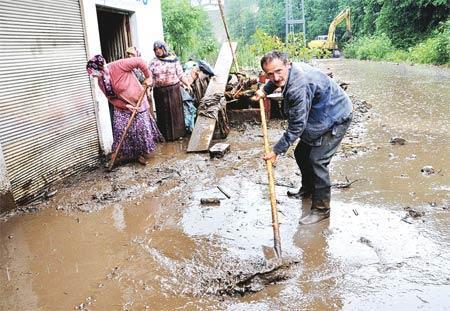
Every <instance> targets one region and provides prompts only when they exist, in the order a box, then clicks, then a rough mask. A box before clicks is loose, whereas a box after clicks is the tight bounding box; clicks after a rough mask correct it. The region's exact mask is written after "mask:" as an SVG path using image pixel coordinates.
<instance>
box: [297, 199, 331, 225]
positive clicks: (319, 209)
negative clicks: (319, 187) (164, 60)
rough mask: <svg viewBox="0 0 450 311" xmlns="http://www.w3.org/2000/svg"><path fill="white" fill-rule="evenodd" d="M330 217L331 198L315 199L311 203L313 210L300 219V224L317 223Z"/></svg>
mask: <svg viewBox="0 0 450 311" xmlns="http://www.w3.org/2000/svg"><path fill="white" fill-rule="evenodd" d="M329 217H330V200H329V199H328V200H313V202H312V204H311V212H310V213H309V214H308V215H306V216H305V217H302V218H301V219H300V221H299V224H300V225H311V224H316V223H318V222H320V221H322V220H325V219H327V218H329Z"/></svg>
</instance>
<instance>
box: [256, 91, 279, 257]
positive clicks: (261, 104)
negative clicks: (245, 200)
mask: <svg viewBox="0 0 450 311" xmlns="http://www.w3.org/2000/svg"><path fill="white" fill-rule="evenodd" d="M259 110H260V111H261V125H262V130H263V136H264V151H265V153H266V154H267V153H269V152H270V151H271V149H270V146H269V137H268V135H267V122H266V112H265V111H264V100H263V99H262V98H261V99H260V100H259ZM266 164H267V175H268V178H269V196H270V206H271V208H272V227H273V239H274V248H275V253H276V254H277V257H278V258H281V238H280V227H279V225H278V211H277V198H276V195H275V178H274V173H273V165H272V161H271V160H270V159H269V160H266Z"/></svg>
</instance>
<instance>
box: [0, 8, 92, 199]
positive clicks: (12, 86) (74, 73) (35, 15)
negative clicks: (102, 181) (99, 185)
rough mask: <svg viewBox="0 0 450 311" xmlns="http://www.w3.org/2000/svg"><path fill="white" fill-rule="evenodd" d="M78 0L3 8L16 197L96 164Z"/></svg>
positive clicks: (7, 139) (1, 87) (1, 51)
mask: <svg viewBox="0 0 450 311" xmlns="http://www.w3.org/2000/svg"><path fill="white" fill-rule="evenodd" d="M85 65H86V48H85V40H84V30H83V23H82V19H81V10H80V4H79V1H78V0H40V1H35V0H21V1H17V0H2V1H1V3H0V142H1V144H2V147H3V152H4V156H5V161H6V167H7V171H8V175H9V178H10V181H11V186H12V190H13V194H14V197H15V199H16V201H18V202H19V203H21V202H26V201H28V200H30V199H32V198H33V196H35V195H36V194H37V193H39V192H40V191H41V190H43V189H44V188H45V187H46V185H48V183H50V182H53V181H55V180H57V179H60V178H62V177H65V176H67V175H69V174H72V173H73V172H75V171H77V170H79V169H82V168H86V167H89V166H92V165H96V164H97V161H98V156H99V140H98V132H97V124H96V118H95V112H94V105H93V98H92V92H91V84H90V81H89V78H88V76H87V75H86V70H85Z"/></svg>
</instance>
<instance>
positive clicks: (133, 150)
mask: <svg viewBox="0 0 450 311" xmlns="http://www.w3.org/2000/svg"><path fill="white" fill-rule="evenodd" d="M130 116H131V112H130V111H128V110H124V109H114V123H113V124H114V127H113V139H114V142H113V147H112V148H113V150H116V148H117V145H118V144H119V141H120V138H121V137H122V133H123V131H124V130H125V128H126V126H127V124H128V120H129V119H130ZM161 138H162V137H161V133H160V131H159V129H158V127H157V126H156V122H155V121H154V120H153V119H151V118H150V115H149V113H148V111H147V110H146V111H143V112H138V113H136V116H135V117H134V120H133V123H132V124H131V126H130V128H129V129H128V132H127V136H126V137H125V139H124V141H123V143H122V147H121V148H120V151H119V155H120V156H123V157H125V158H137V157H139V156H140V155H144V154H148V153H151V152H153V151H154V150H155V149H156V143H157V142H158V141H160V140H161Z"/></svg>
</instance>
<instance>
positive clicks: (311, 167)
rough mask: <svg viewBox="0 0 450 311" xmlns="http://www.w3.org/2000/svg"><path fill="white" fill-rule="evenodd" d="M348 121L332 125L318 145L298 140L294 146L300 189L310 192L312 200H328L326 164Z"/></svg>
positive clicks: (329, 192)
mask: <svg viewBox="0 0 450 311" xmlns="http://www.w3.org/2000/svg"><path fill="white" fill-rule="evenodd" d="M350 122H351V119H349V120H347V121H345V122H344V123H342V124H339V125H335V126H333V128H332V129H331V130H329V131H328V132H326V133H325V134H324V135H323V136H322V143H321V144H320V146H311V145H308V144H306V143H305V142H303V141H300V142H299V143H298V144H297V147H296V148H295V151H294V156H295V160H296V161H297V165H298V167H299V168H300V172H301V173H302V189H303V190H305V191H307V192H310V193H312V199H313V201H321V200H325V201H329V200H330V195H331V180H330V172H329V170H328V165H329V164H330V161H331V158H332V157H333V155H334V154H335V153H336V151H337V148H338V147H339V144H340V143H341V141H342V139H343V138H344V135H345V133H346V131H347V129H348V127H349V126H350Z"/></svg>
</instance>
